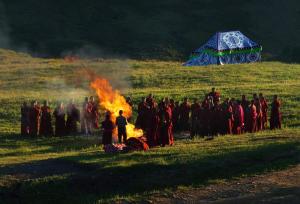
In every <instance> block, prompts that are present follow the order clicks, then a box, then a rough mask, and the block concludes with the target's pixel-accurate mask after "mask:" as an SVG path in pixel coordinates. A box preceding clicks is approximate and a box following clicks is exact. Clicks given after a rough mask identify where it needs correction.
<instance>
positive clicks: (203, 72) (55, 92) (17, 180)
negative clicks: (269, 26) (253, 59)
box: [0, 50, 300, 203]
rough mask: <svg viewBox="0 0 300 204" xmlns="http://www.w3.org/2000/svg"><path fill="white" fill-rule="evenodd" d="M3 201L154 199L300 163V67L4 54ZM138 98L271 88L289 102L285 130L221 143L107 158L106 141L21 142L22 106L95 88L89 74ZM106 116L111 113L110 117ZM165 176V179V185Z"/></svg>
mask: <svg viewBox="0 0 300 204" xmlns="http://www.w3.org/2000/svg"><path fill="white" fill-rule="evenodd" d="M0 58H1V63H0V90H1V91H0V104H1V107H0V123H1V126H0V203H2V202H4V203H5V202H15V203H17V202H22V203H53V202H56V203H83V202H86V203H95V202H112V201H114V202H118V201H124V202H125V201H127V202H132V201H145V202H146V201H147V199H148V198H149V197H151V196H152V195H155V194H163V195H167V196H169V195H170V194H171V192H172V191H173V190H174V189H180V188H184V189H186V190H189V189H190V188H197V187H200V186H207V185H209V183H222V182H224V181H226V180H232V179H239V178H242V177H248V176H252V175H256V174H264V173H265V172H269V171H277V170H280V169H288V168H290V167H291V166H295V165H297V164H299V162H300V160H299V154H300V152H299V142H300V129H299V128H300V105H299V102H300V98H299V94H298V93H299V91H300V65H298V64H284V63H279V62H265V63H257V64H245V65H226V66H209V67H182V66H181V63H180V62H162V61H135V60H104V61H103V60H101V59H93V60H78V61H75V62H73V63H69V62H66V61H64V60H62V59H38V58H32V57H30V56H28V55H26V54H19V53H15V52H13V51H6V50H0ZM87 69H88V70H93V71H95V72H97V73H98V74H101V75H102V76H105V77H107V78H109V79H110V81H111V82H112V84H113V86H114V87H115V88H119V89H120V90H121V91H122V93H123V94H125V95H130V96H132V98H133V99H134V101H135V102H136V103H137V102H138V101H139V100H140V97H142V96H145V95H146V94H149V93H153V94H154V95H155V96H156V97H157V98H161V97H164V96H170V97H172V98H174V99H176V100H182V98H183V97H184V96H188V97H190V98H193V97H197V98H203V96H204V94H205V93H206V92H208V91H209V90H210V89H211V87H212V86H215V87H216V88H217V89H218V90H220V91H221V93H222V98H225V97H236V98H238V97H240V96H241V94H246V95H247V96H249V97H250V96H251V95H252V93H254V92H263V93H264V94H265V95H266V97H267V99H269V100H271V97H272V95H273V94H278V95H279V97H280V98H281V100H282V101H283V107H282V111H283V123H284V127H285V128H284V129H283V130H279V131H265V132H262V133H258V134H246V135H242V136H225V137H218V138H215V139H214V140H205V139H203V138H196V139H194V140H188V139H177V140H176V142H175V146H174V147H166V148H154V149H151V150H150V151H149V152H134V153H130V154H116V155H110V154H104V152H103V151H102V150H101V145H100V138H99V137H98V136H93V137H89V138H86V137H80V136H77V137H65V138H51V139H49V138H38V139H30V138H21V137H20V136H19V135H18V133H19V126H20V123H19V117H20V104H21V103H22V102H23V101H24V100H25V101H30V100H33V99H38V100H39V101H42V100H45V99H49V100H50V104H51V106H52V107H54V105H55V103H56V102H57V101H60V100H62V101H65V102H68V101H69V100H70V99H72V98H75V100H76V101H77V103H78V104H80V103H82V101H83V97H84V96H86V95H91V94H94V93H93V92H92V91H91V90H89V88H88V83H87V81H85V80H83V79H84V75H83V74H84V73H85V70H87ZM102 119H103V117H102ZM161 181H164V182H161Z"/></svg>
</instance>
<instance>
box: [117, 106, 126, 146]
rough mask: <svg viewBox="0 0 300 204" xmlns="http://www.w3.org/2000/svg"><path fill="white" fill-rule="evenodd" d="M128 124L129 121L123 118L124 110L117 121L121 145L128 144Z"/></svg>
mask: <svg viewBox="0 0 300 204" xmlns="http://www.w3.org/2000/svg"><path fill="white" fill-rule="evenodd" d="M127 124H128V122H127V119H126V118H125V117H124V116H123V110H120V111H119V116H118V117H117V119H116V125H117V127H118V139H119V143H122V138H123V143H125V142H126V140H127V131H126V125H127Z"/></svg>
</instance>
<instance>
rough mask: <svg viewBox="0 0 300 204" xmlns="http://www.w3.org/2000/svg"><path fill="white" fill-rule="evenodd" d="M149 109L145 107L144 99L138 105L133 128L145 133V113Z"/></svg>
mask: <svg viewBox="0 0 300 204" xmlns="http://www.w3.org/2000/svg"><path fill="white" fill-rule="evenodd" d="M149 108H150V107H149V106H148V105H147V102H146V98H144V97H143V98H142V101H141V102H140V103H139V104H138V116H137V119H136V122H135V127H136V128H140V129H142V130H143V131H146V128H147V111H148V109H149Z"/></svg>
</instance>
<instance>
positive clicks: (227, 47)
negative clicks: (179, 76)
mask: <svg viewBox="0 0 300 204" xmlns="http://www.w3.org/2000/svg"><path fill="white" fill-rule="evenodd" d="M261 51H262V46H260V45H259V44H257V43H256V42H253V41H252V40H250V39H249V38H248V37H246V36H245V35H243V34H242V33H241V32H240V31H230V32H218V33H216V34H215V35H214V36H212V37H211V38H210V39H209V40H208V41H207V42H206V43H205V44H204V45H203V46H202V47H200V48H199V49H197V50H195V51H194V52H193V53H192V54H191V56H190V59H189V60H188V61H187V62H186V63H184V66H205V65H210V64H221V65H223V64H239V63H250V62H257V61H260V59H261Z"/></svg>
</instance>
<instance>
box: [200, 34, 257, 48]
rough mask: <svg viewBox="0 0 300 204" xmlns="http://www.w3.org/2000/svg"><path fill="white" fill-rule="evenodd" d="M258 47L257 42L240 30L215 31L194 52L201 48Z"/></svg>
mask: <svg viewBox="0 0 300 204" xmlns="http://www.w3.org/2000/svg"><path fill="white" fill-rule="evenodd" d="M258 47H260V45H259V44H257V43H256V42H254V41H252V40H250V39H249V38H248V37H246V36H245V35H244V34H243V33H241V32H240V31H229V32H217V33H216V34H215V35H213V36H212V37H211V38H210V39H209V40H208V41H207V42H206V43H205V44H204V45H203V46H202V47H200V48H198V49H196V50H195V51H194V53H199V52H201V51H202V50H207V49H209V50H213V51H217V52H218V51H226V50H241V49H252V48H258Z"/></svg>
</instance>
